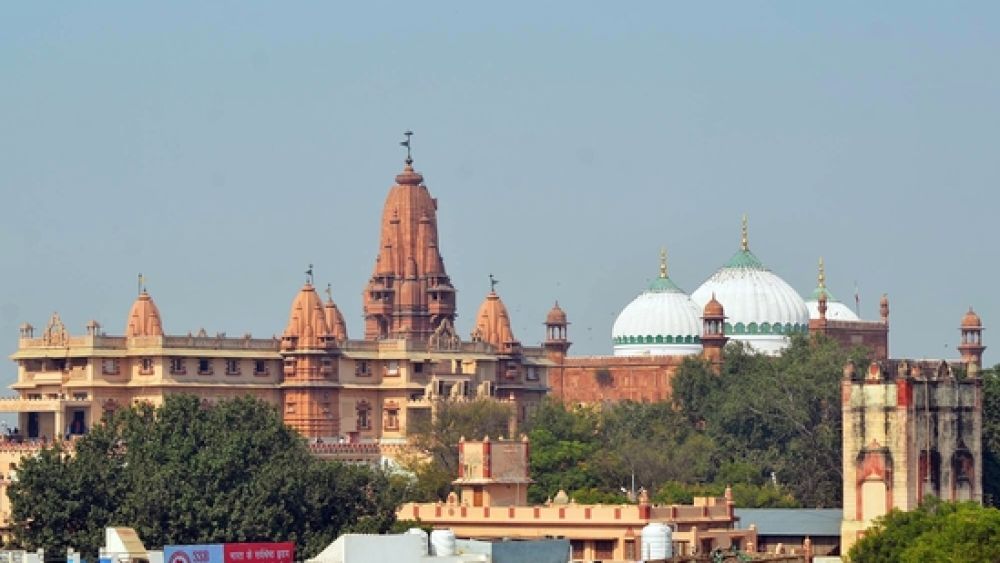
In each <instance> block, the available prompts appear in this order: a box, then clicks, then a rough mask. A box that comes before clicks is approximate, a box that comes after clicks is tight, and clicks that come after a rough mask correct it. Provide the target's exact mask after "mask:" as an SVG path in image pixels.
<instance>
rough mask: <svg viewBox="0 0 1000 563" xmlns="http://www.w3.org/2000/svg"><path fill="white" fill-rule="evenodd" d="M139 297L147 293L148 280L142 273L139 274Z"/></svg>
mask: <svg viewBox="0 0 1000 563" xmlns="http://www.w3.org/2000/svg"><path fill="white" fill-rule="evenodd" d="M138 287H139V295H142V294H143V293H145V291H146V278H145V277H143V275H142V272H139V284H138Z"/></svg>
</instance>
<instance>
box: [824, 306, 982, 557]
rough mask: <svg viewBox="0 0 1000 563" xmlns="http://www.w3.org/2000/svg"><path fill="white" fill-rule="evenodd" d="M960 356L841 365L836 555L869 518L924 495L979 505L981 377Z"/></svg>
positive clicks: (911, 506)
mask: <svg viewBox="0 0 1000 563" xmlns="http://www.w3.org/2000/svg"><path fill="white" fill-rule="evenodd" d="M976 320H977V323H976V325H977V326H978V325H979V323H978V318H977V319H976ZM979 328H981V326H980V327H979ZM964 334H965V333H964V332H963V336H964ZM976 345H977V346H979V348H978V349H980V350H981V348H982V346H981V341H979V340H977V341H976ZM964 357H965V353H964V352H963V362H962V363H961V364H960V363H949V362H945V361H940V362H910V361H906V360H888V361H885V362H872V363H871V365H869V366H868V369H867V370H865V372H864V373H858V372H857V370H855V368H854V366H853V364H850V365H848V366H847V367H846V368H845V369H844V379H843V382H842V383H841V398H842V408H843V425H844V426H843V449H844V459H843V472H844V484H843V487H844V519H843V521H842V523H841V553H846V552H847V550H849V549H850V548H851V546H852V545H853V544H854V542H855V541H857V539H858V538H859V537H860V536H861V535H862V534H863V533H864V531H865V529H867V528H868V526H870V525H871V522H872V520H873V519H875V518H877V517H879V516H881V515H883V514H885V513H886V512H888V511H890V510H892V509H893V508H898V509H900V510H912V509H914V508H916V507H917V505H918V504H919V503H920V500H921V499H922V498H924V497H925V496H927V495H933V496H936V497H939V498H941V499H944V500H948V501H960V500H972V501H977V502H982V495H983V489H982V455H981V454H982V447H981V444H982V380H981V379H980V378H979V377H978V375H977V373H976V365H975V364H974V363H971V362H970V361H969V360H966V359H964ZM960 367H962V368H965V373H966V375H964V376H963V375H962V374H961V371H960V370H958V369H956V368H960Z"/></svg>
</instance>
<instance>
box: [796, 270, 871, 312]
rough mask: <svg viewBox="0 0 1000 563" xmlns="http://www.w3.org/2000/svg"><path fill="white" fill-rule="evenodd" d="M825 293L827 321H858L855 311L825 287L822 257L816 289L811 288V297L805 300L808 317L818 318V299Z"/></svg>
mask: <svg viewBox="0 0 1000 563" xmlns="http://www.w3.org/2000/svg"><path fill="white" fill-rule="evenodd" d="M823 295H826V319H827V320H829V321H860V320H861V318H860V317H858V315H857V313H855V312H854V311H852V310H851V308H850V307H848V306H847V305H844V304H843V303H841V302H840V301H837V299H836V298H835V297H834V296H833V294H832V293H830V290H829V289H827V288H826V270H825V269H824V266H823V259H822V258H820V259H819V278H818V283H817V285H816V289H814V290H813V293H812V298H811V299H810V300H808V301H806V308H808V309H809V318H810V319H818V318H819V299H820V297H822V296H823Z"/></svg>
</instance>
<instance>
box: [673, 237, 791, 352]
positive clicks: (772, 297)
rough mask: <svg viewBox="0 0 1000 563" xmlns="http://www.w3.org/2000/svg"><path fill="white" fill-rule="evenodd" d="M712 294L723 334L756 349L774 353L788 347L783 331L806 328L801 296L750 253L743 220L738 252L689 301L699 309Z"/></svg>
mask: <svg viewBox="0 0 1000 563" xmlns="http://www.w3.org/2000/svg"><path fill="white" fill-rule="evenodd" d="M713 294H714V295H715V296H716V299H717V300H718V301H719V302H720V303H722V305H724V306H725V308H726V316H727V317H728V318H727V319H726V323H725V325H724V331H725V334H726V336H729V337H731V339H733V340H739V341H742V342H746V343H747V344H749V345H750V346H751V347H752V348H754V349H755V350H757V351H759V352H764V353H767V354H776V353H778V352H780V351H781V350H783V349H784V348H785V347H787V346H788V335H790V334H797V333H806V332H807V331H808V330H809V309H808V308H807V307H806V304H805V301H803V300H802V297H801V296H800V295H799V294H798V293H797V292H796V291H795V290H794V289H792V287H791V286H790V285H788V283H786V282H785V280H783V279H781V278H780V277H778V276H777V275H775V274H774V273H773V272H771V271H770V270H768V269H767V268H766V267H765V266H764V264H763V263H762V262H761V261H760V260H759V259H758V258H757V257H756V256H754V254H753V253H752V252H750V247H749V244H748V243H747V236H746V223H745V219H744V230H743V241H742V244H741V245H740V250H739V251H738V252H737V253H736V254H735V255H733V257H732V258H731V259H730V260H729V262H728V263H727V264H726V265H725V266H723V267H722V268H720V269H719V270H718V271H717V272H715V273H714V274H712V276H711V277H710V278H708V280H706V281H705V283H703V284H701V287H699V288H698V289H696V290H695V291H694V293H692V294H691V299H692V300H693V301H694V302H695V303H696V304H698V305H699V306H701V307H704V306H705V305H706V304H707V303H708V301H709V300H710V299H711V297H712V295H713Z"/></svg>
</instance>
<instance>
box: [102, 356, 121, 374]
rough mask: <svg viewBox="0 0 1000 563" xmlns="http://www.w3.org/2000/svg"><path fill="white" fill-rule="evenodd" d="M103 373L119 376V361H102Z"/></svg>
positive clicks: (109, 359) (108, 359)
mask: <svg viewBox="0 0 1000 563" xmlns="http://www.w3.org/2000/svg"><path fill="white" fill-rule="evenodd" d="M101 373H103V374H104V375H118V360H115V359H111V358H107V359H104V360H101Z"/></svg>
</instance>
